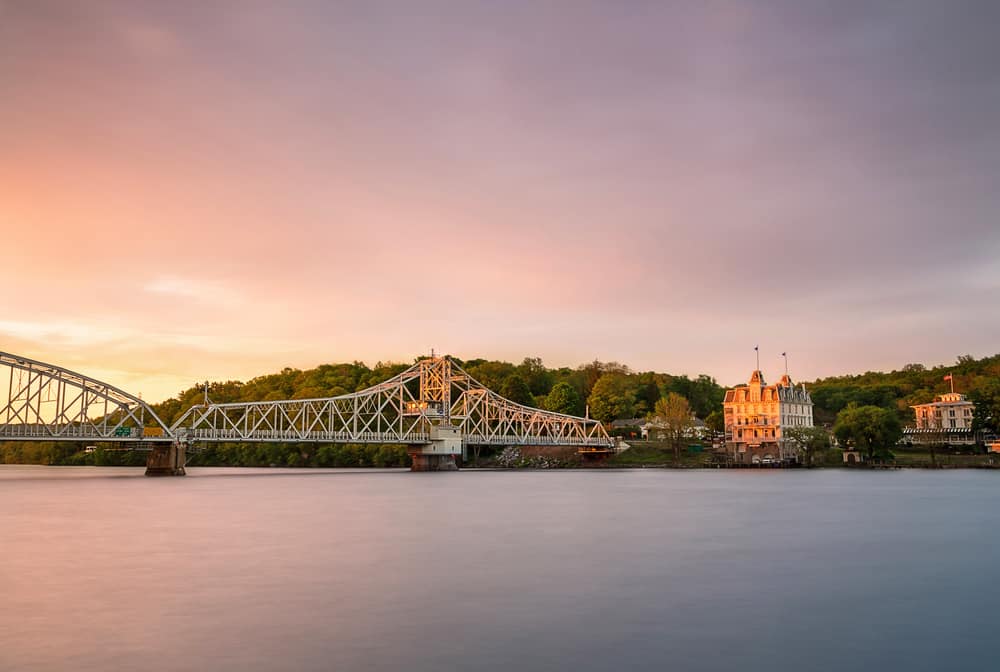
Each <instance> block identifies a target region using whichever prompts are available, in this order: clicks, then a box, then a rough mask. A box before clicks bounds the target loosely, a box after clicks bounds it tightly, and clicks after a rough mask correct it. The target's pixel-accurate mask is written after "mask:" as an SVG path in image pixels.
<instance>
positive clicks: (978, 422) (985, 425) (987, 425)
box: [969, 378, 1000, 434]
mask: <svg viewBox="0 0 1000 672" xmlns="http://www.w3.org/2000/svg"><path fill="white" fill-rule="evenodd" d="M969 400H970V401H972V402H973V403H974V404H975V405H976V409H975V411H973V414H972V427H973V428H974V429H976V430H977V431H987V432H992V433H994V434H1000V378H992V379H990V380H987V381H986V382H985V383H983V385H982V386H981V387H980V388H979V389H977V390H976V391H975V392H973V393H972V394H970V395H969Z"/></svg>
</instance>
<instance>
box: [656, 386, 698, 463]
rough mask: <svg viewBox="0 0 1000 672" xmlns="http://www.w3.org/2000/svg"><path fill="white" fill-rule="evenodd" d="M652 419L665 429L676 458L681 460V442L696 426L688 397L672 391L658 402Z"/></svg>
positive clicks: (664, 431) (664, 432)
mask: <svg viewBox="0 0 1000 672" xmlns="http://www.w3.org/2000/svg"><path fill="white" fill-rule="evenodd" d="M650 420H651V421H652V422H653V424H655V425H657V426H658V427H659V428H660V429H661V430H663V434H664V435H665V436H666V438H667V441H669V442H670V445H671V446H672V447H673V449H674V460H675V461H678V460H680V459H681V444H682V443H683V442H684V439H685V438H686V437H687V436H688V433H689V432H690V430H691V428H692V427H693V426H694V416H693V415H692V414H691V404H689V403H688V400H687V399H686V398H684V397H682V396H681V395H679V394H677V393H676V392H671V393H670V394H668V395H667V396H665V397H663V398H662V399H660V400H659V401H657V402H656V408H655V410H654V411H653V416H652V417H651V418H650Z"/></svg>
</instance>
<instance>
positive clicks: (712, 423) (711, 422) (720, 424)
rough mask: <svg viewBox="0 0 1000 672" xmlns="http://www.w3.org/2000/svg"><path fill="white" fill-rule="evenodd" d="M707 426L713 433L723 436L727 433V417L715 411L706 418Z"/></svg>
mask: <svg viewBox="0 0 1000 672" xmlns="http://www.w3.org/2000/svg"><path fill="white" fill-rule="evenodd" d="M705 426H706V427H708V428H709V429H710V430H712V432H714V433H716V434H721V433H722V432H724V431H726V417H725V416H724V415H723V414H722V411H720V410H719V409H715V410H714V411H712V412H711V413H709V414H708V415H707V416H705Z"/></svg>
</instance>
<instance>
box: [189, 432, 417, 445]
mask: <svg viewBox="0 0 1000 672" xmlns="http://www.w3.org/2000/svg"><path fill="white" fill-rule="evenodd" d="M178 438H179V439H181V440H186V441H189V442H213V443H236V442H247V443H269V442H295V443H427V442H428V441H430V436H429V435H428V434H427V433H426V432H411V433H409V434H406V435H403V436H401V435H400V434H397V433H389V432H357V433H352V432H298V431H294V430H291V431H287V430H286V431H271V430H255V431H253V432H250V433H247V432H242V431H239V430H233V429H193V430H192V429H189V430H181V431H180V432H179V433H178Z"/></svg>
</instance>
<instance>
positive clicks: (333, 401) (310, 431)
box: [172, 368, 433, 443]
mask: <svg viewBox="0 0 1000 672" xmlns="http://www.w3.org/2000/svg"><path fill="white" fill-rule="evenodd" d="M419 380H420V372H419V371H418V370H416V369H415V368H414V369H408V370H406V371H404V372H403V373H401V374H399V375H398V376H395V377H393V378H390V379H389V380H387V381H386V382H384V383H379V384H378V385H375V386H374V387H370V388H368V389H366V390H362V391H361V392H355V393H354V394H345V395H341V396H338V397H329V398H325V399H290V400H282V401H252V402H237V403H227V404H208V405H201V406H193V407H192V408H190V409H188V411H187V412H186V413H184V415H182V416H181V417H180V418H178V420H177V422H175V423H174V425H173V428H172V431H173V432H174V433H175V434H176V435H177V436H178V437H180V438H182V439H185V440H187V441H189V442H197V441H269V442H271V441H291V442H296V443H298V442H322V443H328V442H345V443H426V442H427V441H428V440H429V432H430V422H429V419H430V417H431V416H432V415H433V411H432V410H430V409H428V408H427V406H426V405H425V404H421V403H420V398H419V396H418V392H417V391H418V390H419V389H420V385H419Z"/></svg>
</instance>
